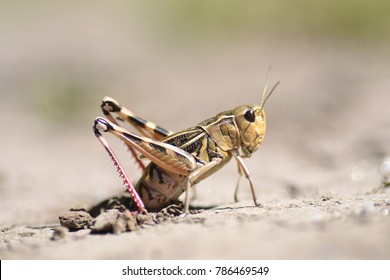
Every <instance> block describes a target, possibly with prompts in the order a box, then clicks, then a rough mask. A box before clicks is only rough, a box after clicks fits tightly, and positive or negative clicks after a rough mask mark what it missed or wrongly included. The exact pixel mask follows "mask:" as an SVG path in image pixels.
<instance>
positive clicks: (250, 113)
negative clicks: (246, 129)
mask: <svg viewBox="0 0 390 280" xmlns="http://www.w3.org/2000/svg"><path fill="white" fill-rule="evenodd" d="M244 118H245V119H246V120H247V121H248V122H254V121H255V119H256V114H255V112H254V111H253V110H252V109H249V110H248V111H246V112H245V115H244Z"/></svg>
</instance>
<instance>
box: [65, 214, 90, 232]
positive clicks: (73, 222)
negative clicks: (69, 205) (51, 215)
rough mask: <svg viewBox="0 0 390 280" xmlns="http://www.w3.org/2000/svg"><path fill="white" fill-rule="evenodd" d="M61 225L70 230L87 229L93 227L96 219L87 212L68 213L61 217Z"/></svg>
mask: <svg viewBox="0 0 390 280" xmlns="http://www.w3.org/2000/svg"><path fill="white" fill-rule="evenodd" d="M59 220H60V224H61V226H63V227H66V228H69V229H74V230H78V229H85V228H90V227H91V226H92V225H93V222H94V219H93V218H92V217H91V215H90V214H89V213H88V212H85V211H67V212H65V213H63V214H62V215H61V216H60V217H59Z"/></svg>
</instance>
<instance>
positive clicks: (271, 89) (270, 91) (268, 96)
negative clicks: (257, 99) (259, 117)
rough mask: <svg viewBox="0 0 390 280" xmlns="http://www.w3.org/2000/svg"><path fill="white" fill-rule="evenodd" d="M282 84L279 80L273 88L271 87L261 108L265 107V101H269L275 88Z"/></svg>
mask: <svg viewBox="0 0 390 280" xmlns="http://www.w3.org/2000/svg"><path fill="white" fill-rule="evenodd" d="M279 84H280V81H278V82H277V83H276V84H275V85H274V86H273V88H272V89H271V91H270V92H269V94H268V95H267V97H266V98H265V100H264V102H263V103H262V104H261V105H260V108H261V109H263V107H264V105H265V102H267V100H268V98H269V97H270V96H271V94H272V93H273V92H274V90H275V88H276V87H277V86H278V85H279Z"/></svg>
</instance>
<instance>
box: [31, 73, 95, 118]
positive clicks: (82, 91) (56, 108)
mask: <svg viewBox="0 0 390 280" xmlns="http://www.w3.org/2000/svg"><path fill="white" fill-rule="evenodd" d="M34 91H35V93H34V94H30V95H29V96H30V97H31V98H30V100H28V104H30V106H31V107H32V108H33V109H34V111H35V112H36V113H38V114H39V115H40V116H41V117H42V118H43V119H44V120H46V121H47V122H48V123H55V124H58V123H60V124H62V123H64V124H65V123H67V124H72V123H74V122H77V121H78V119H79V117H80V115H81V114H82V111H83V109H84V106H85V104H86V103H87V100H88V89H87V87H86V86H85V85H83V84H82V83H80V82H79V81H76V80H74V79H72V78H66V77H51V78H49V77H46V79H45V80H44V81H40V82H39V83H38V85H37V86H36V88H35V89H34Z"/></svg>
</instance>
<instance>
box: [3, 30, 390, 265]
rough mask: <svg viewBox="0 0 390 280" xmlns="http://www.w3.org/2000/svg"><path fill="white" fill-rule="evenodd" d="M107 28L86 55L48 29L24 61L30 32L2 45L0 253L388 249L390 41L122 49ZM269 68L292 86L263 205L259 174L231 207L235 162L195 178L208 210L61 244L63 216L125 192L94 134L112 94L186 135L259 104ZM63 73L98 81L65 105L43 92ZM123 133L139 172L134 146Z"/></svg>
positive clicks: (369, 253)
mask: <svg viewBox="0 0 390 280" xmlns="http://www.w3.org/2000/svg"><path fill="white" fill-rule="evenodd" d="M110 30H111V29H110V28H109V27H106V31H105V32H107V34H111V33H110ZM80 32H81V31H80ZM118 32H119V31H118ZM119 33H120V32H119ZM64 34H68V33H64ZM113 34H114V35H112V36H113V37H114V38H121V34H118V33H117V34H115V33H113ZM77 35H80V34H78V33H76V36H77ZM81 35H82V32H81ZM81 35H80V37H82V36H81ZM137 35H139V34H137ZM10 38H11V39H12V37H10ZM96 38H97V39H96ZM96 38H95V39H92V40H95V41H93V42H94V44H95V45H98V46H99V48H98V49H97V50H95V51H96V52H95V53H88V55H85V56H82V57H81V55H80V53H83V52H82V51H81V50H85V49H88V45H87V46H86V45H82V42H81V43H80V47H78V44H74V45H72V46H70V47H69V48H67V47H66V46H62V45H55V46H56V47H59V48H60V50H59V51H58V52H60V53H61V54H62V56H57V53H56V52H54V51H53V49H52V48H51V47H52V46H51V45H49V46H46V45H45V44H43V43H42V42H41V41H40V40H39V37H38V40H36V41H33V42H29V43H31V44H32V45H31V48H30V49H29V50H30V51H29V52H28V53H27V54H26V53H23V54H24V56H21V55H20V53H21V51H20V49H21V48H22V45H23V43H25V42H24V41H23V40H20V41H18V40H16V39H14V41H13V42H14V46H13V47H12V48H11V47H9V48H8V49H7V48H3V49H2V50H1V52H0V59H1V61H2V67H1V68H0V71H1V75H0V77H1V83H0V84H1V97H2V110H1V111H0V119H1V120H2V135H1V146H2V152H1V153H2V155H1V161H0V205H1V211H0V258H1V259H214V258H216V259H258V258H259V259H388V258H389V256H390V253H389V252H390V250H389V249H390V241H389V240H390V239H389V236H388V233H389V231H390V218H389V217H390V215H389V210H390V194H389V192H388V191H387V190H382V191H378V192H376V191H375V190H377V189H378V187H379V186H380V184H381V177H380V175H379V173H378V169H379V166H380V164H381V163H382V162H383V160H384V158H386V157H387V156H389V155H390V145H389V143H390V110H389V104H390V80H389V73H390V64H389V62H390V57H389V54H388V51H386V49H381V48H379V47H375V46H365V45H361V46H356V45H354V44H344V45H343V44H333V43H332V44H330V43H326V42H319V41H317V42H311V41H302V42H295V43H291V44H289V43H286V42H285V41H278V40H276V41H271V42H270V41H264V40H257V39H256V40H255V39H253V40H252V41H245V42H243V43H238V42H235V43H234V44H225V43H227V42H225V43H223V42H219V43H216V44H215V45H213V44H210V45H208V46H206V47H205V46H203V47H202V46H201V47H191V46H189V45H176V46H175V48H173V47H172V45H161V46H159V47H156V46H155V45H153V42H152V41H151V40H150V39H148V38H143V37H142V36H135V38H137V41H136V43H134V42H135V41H132V40H123V42H122V41H120V42H118V41H117V42H116V45H115V46H117V47H116V48H114V49H110V48H108V47H107V46H108V45H109V43H108V42H107V40H103V39H99V38H100V37H99V36H97V37H96ZM104 39H106V38H105V37H104ZM127 39H128V38H127ZM110 42H111V43H112V41H110ZM53 44H55V40H54V43H53ZM118 46H121V47H118ZM18 48H19V49H18ZM108 50H109V51H108ZM125 53H126V55H123V54H125ZM121 54H122V55H123V57H121ZM269 65H272V67H273V68H272V71H271V75H270V83H271V84H273V83H275V82H276V81H277V80H281V82H282V83H281V85H280V86H279V87H278V89H277V92H276V93H275V94H274V95H273V96H272V98H271V99H270V100H269V102H268V103H267V106H266V108H265V109H266V113H267V119H268V131H267V134H266V137H265V141H264V144H263V145H262V147H261V148H260V149H259V151H258V152H257V153H256V154H254V155H253V157H252V158H250V159H247V160H246V163H247V166H248V168H249V170H250V171H251V173H252V177H253V181H254V183H255V188H256V192H257V195H258V199H259V202H260V203H261V204H262V205H263V207H262V208H255V207H253V205H252V201H251V196H250V191H249V186H248V184H247V182H245V180H244V181H243V184H242V188H241V191H240V199H241V202H240V203H233V192H234V187H235V183H236V180H237V176H238V175H237V172H236V166H235V164H233V163H232V164H229V165H227V166H226V167H225V168H224V169H222V170H221V171H220V172H218V173H217V174H215V175H213V176H212V177H210V178H207V179H206V180H204V181H203V182H201V183H200V184H199V185H198V186H196V188H197V198H196V199H195V200H194V201H193V202H192V205H193V206H197V207H201V208H202V207H204V208H205V210H204V211H203V212H202V213H199V214H194V215H189V216H187V217H184V218H175V219H172V220H170V221H167V222H164V223H161V224H158V225H154V226H146V225H145V226H143V227H142V228H139V229H138V230H137V231H134V232H126V233H123V234H90V232H89V231H88V230H81V231H77V232H70V233H67V234H65V237H64V238H62V239H60V240H57V241H54V240H52V236H53V232H54V229H55V228H56V227H57V226H58V225H59V220H58V217H59V216H60V215H61V214H62V213H63V212H64V211H67V210H69V209H70V208H72V207H74V208H81V207H86V208H87V207H90V206H92V205H95V204H96V203H98V202H100V201H102V200H104V199H106V198H109V197H111V196H114V195H116V194H118V193H120V192H121V191H122V190H123V188H122V186H121V182H120V180H119V178H118V177H117V176H116V173H115V170H114V167H113V166H112V164H111V162H110V161H109V159H108V157H107V156H106V154H105V152H104V151H103V149H102V148H101V146H100V145H99V143H98V142H97V141H96V139H95V138H94V136H93V133H92V130H91V125H92V121H93V119H94V118H95V117H96V116H98V115H101V112H100V111H99V105H100V104H99V103H100V100H101V98H102V97H103V96H105V95H110V96H112V97H115V98H116V99H118V100H120V101H121V102H122V103H123V104H124V105H126V106H127V107H128V108H130V109H132V110H133V111H134V112H136V113H137V114H139V115H141V116H142V117H144V118H146V119H150V120H152V121H154V122H156V123H158V124H160V125H161V126H163V127H166V128H169V129H171V130H175V131H178V130H181V129H184V128H186V127H190V126H192V125H194V124H196V123H198V122H200V121H202V120H204V119H206V118H208V117H210V116H213V115H215V114H216V113H218V112H220V111H224V110H227V109H231V108H234V107H236V106H238V105H240V104H245V103H256V102H259V100H260V96H261V91H262V87H263V83H264V78H265V73H266V70H267V68H268V66H269ZM47 73H50V75H48V74H47ZM53 73H54V74H53ZM56 73H62V74H63V73H67V75H68V76H67V79H69V80H71V81H72V83H73V84H77V85H81V88H82V89H86V92H87V93H86V94H85V95H80V96H78V95H75V96H74V98H75V100H77V102H73V103H71V106H70V107H66V111H65V112H63V110H64V108H63V107H62V106H61V105H63V104H61V102H58V101H56V100H54V101H53V99H51V98H50V96H49V97H48V95H46V93H45V92H47V91H49V90H52V88H51V87H50V86H48V84H49V85H53V83H54V84H56V83H57V82H58V80H59V79H58V77H57V74H56ZM47 76H49V77H47ZM76 105H77V106H76ZM60 113H65V115H61V116H62V117H61V118H56V117H58V114H60ZM110 141H111V142H112V144H113V146H114V147H115V149H116V151H117V153H118V154H119V155H120V157H121V159H122V162H123V163H124V165H125V167H126V170H127V171H128V173H129V175H130V177H131V178H132V180H133V181H136V180H137V178H138V177H139V176H140V173H139V170H137V169H136V168H135V167H134V164H133V160H131V159H130V160H129V156H128V153H127V151H126V149H125V148H124V147H123V145H122V144H120V143H117V141H116V139H113V138H110Z"/></svg>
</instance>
